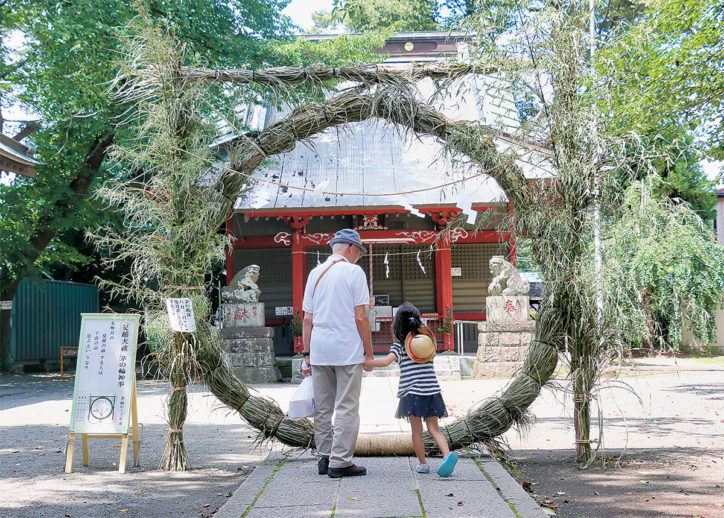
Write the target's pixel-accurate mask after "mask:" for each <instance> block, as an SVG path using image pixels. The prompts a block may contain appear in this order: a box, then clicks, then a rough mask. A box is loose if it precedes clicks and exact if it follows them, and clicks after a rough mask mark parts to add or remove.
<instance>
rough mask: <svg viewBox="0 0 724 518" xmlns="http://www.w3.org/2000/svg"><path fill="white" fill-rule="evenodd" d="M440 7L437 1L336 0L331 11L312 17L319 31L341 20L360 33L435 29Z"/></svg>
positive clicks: (332, 27) (317, 12)
mask: <svg viewBox="0 0 724 518" xmlns="http://www.w3.org/2000/svg"><path fill="white" fill-rule="evenodd" d="M437 8H438V7H437V2H436V1H435V0H346V1H341V0H335V2H334V8H333V9H332V11H316V12H315V13H314V14H313V15H312V19H313V20H314V29H315V30H316V31H320V30H323V29H326V30H330V29H334V28H335V27H337V26H338V25H339V24H340V23H341V24H344V26H345V27H347V29H348V30H349V31H350V32H359V33H365V32H375V31H383V32H388V31H389V32H405V31H408V32H409V31H434V30H438V29H439V25H438V23H437V21H436V20H435V18H436V14H437Z"/></svg>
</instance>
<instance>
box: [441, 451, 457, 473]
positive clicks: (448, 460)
mask: <svg viewBox="0 0 724 518" xmlns="http://www.w3.org/2000/svg"><path fill="white" fill-rule="evenodd" d="M457 462H458V454H457V453H455V452H454V451H451V452H450V453H448V454H447V455H446V456H445V458H444V459H442V464H440V467H439V468H437V474H438V475H440V476H441V477H449V476H450V475H452V472H453V470H454V469H455V464H457Z"/></svg>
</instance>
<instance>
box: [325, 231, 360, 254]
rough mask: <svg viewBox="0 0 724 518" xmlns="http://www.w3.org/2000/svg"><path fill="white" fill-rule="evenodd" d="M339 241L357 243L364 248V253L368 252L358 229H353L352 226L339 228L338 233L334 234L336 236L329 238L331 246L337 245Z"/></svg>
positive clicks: (358, 246)
mask: <svg viewBox="0 0 724 518" xmlns="http://www.w3.org/2000/svg"><path fill="white" fill-rule="evenodd" d="M337 243H349V244H351V245H355V246H356V247H357V248H359V249H360V250H362V253H363V254H366V253H367V249H366V248H365V246H364V245H363V244H362V238H360V237H359V233H358V232H357V231H356V230H352V229H351V228H344V229H342V230H338V231H337V233H336V234H334V237H333V238H332V239H330V240H329V246H332V245H335V244H337Z"/></svg>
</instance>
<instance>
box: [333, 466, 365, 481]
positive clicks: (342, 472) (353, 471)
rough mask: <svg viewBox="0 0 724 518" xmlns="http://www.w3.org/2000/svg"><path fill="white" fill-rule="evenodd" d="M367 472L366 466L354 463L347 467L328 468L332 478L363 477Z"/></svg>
mask: <svg viewBox="0 0 724 518" xmlns="http://www.w3.org/2000/svg"><path fill="white" fill-rule="evenodd" d="M366 474H367V468H365V467H364V466H355V465H354V464H353V465H351V466H347V467H346V468H329V469H328V470H327V475H328V476H329V477H332V478H342V477H361V476H362V475H366Z"/></svg>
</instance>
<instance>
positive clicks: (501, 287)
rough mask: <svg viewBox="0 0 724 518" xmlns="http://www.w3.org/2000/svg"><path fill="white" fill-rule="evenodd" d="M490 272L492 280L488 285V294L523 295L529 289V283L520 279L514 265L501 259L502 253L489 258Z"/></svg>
mask: <svg viewBox="0 0 724 518" xmlns="http://www.w3.org/2000/svg"><path fill="white" fill-rule="evenodd" d="M490 272H491V273H492V274H493V280H492V281H491V282H490V286H488V296H490V295H511V296H515V295H525V294H527V293H528V290H530V283H529V282H528V281H526V280H524V279H521V278H520V274H519V273H518V270H517V269H516V268H515V266H513V265H512V264H510V263H509V262H508V261H506V260H505V259H503V256H502V255H494V256H493V257H492V258H491V259H490Z"/></svg>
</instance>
